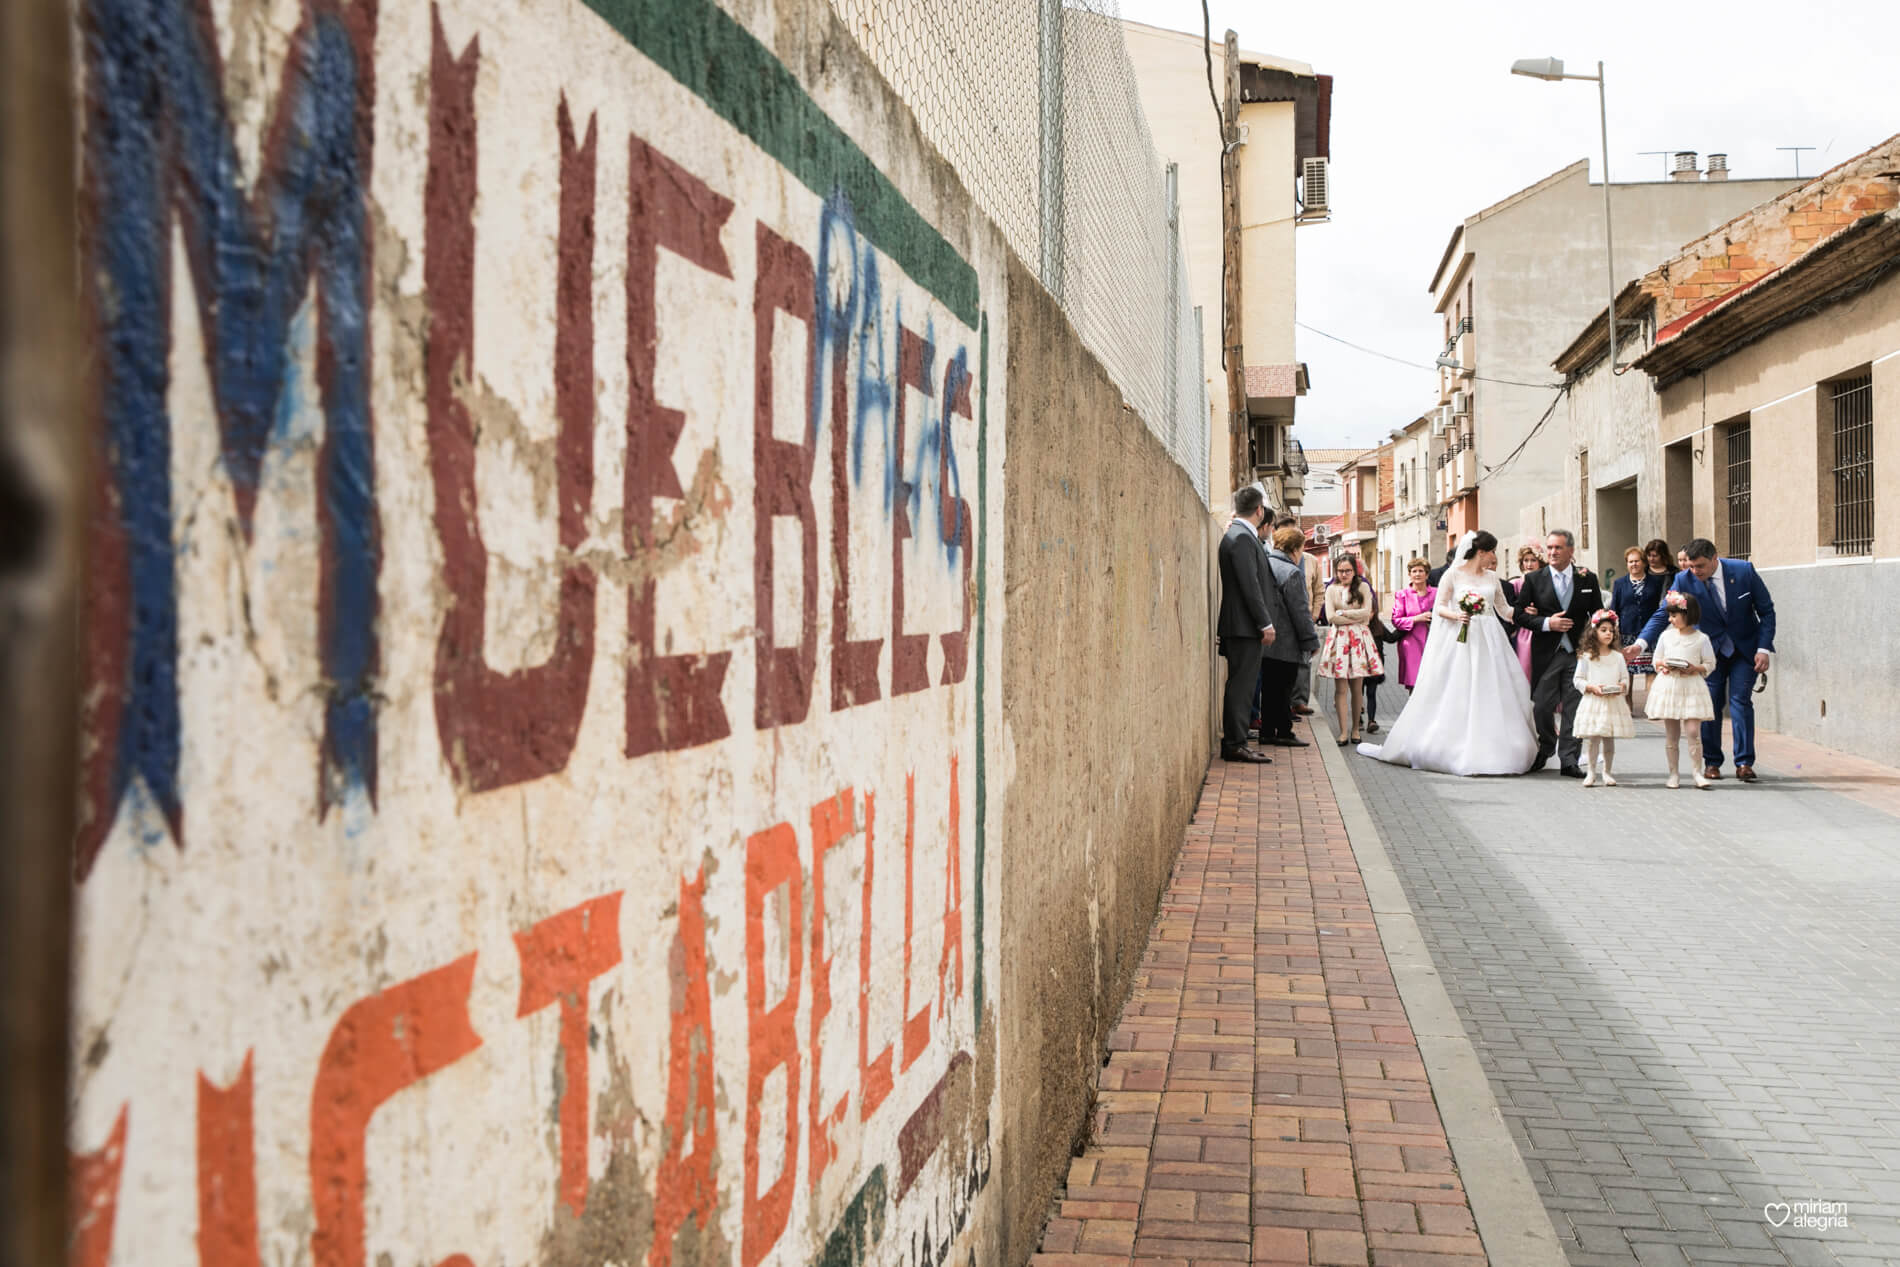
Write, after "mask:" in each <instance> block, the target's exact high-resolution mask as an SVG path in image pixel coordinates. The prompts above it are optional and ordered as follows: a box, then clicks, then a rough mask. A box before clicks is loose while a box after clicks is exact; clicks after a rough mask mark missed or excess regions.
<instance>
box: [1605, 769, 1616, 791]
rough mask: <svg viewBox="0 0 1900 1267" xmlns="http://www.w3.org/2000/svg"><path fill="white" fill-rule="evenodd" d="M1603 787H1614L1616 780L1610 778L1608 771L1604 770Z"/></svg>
mask: <svg viewBox="0 0 1900 1267" xmlns="http://www.w3.org/2000/svg"><path fill="white" fill-rule="evenodd" d="M1603 786H1604V787H1615V786H1616V780H1615V779H1613V778H1611V777H1610V772H1609V771H1608V770H1605V771H1604V772H1603Z"/></svg>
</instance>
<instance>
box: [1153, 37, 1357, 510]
mask: <svg viewBox="0 0 1900 1267" xmlns="http://www.w3.org/2000/svg"><path fill="white" fill-rule="evenodd" d="M1122 25H1123V27H1124V30H1125V32H1126V38H1127V44H1128V55H1129V58H1130V60H1131V61H1132V62H1133V64H1134V68H1135V76H1136V81H1137V83H1138V85H1139V88H1140V93H1141V106H1142V111H1143V113H1144V114H1145V115H1146V116H1147V119H1148V128H1149V131H1150V133H1151V135H1152V137H1153V140H1154V145H1155V149H1156V151H1157V152H1158V153H1159V154H1160V155H1161V157H1162V160H1163V162H1166V163H1172V164H1174V165H1175V167H1176V170H1177V179H1178V181H1179V186H1178V187H1179V197H1180V209H1181V210H1180V215H1181V238H1182V241H1183V243H1184V244H1185V249H1186V254H1187V261H1188V274H1189V278H1190V284H1191V286H1192V288H1193V296H1192V303H1193V304H1194V305H1195V306H1198V307H1200V308H1201V309H1202V310H1203V314H1204V317H1203V325H1202V339H1203V343H1204V345H1205V364H1206V372H1207V380H1208V381H1207V393H1208V401H1209V415H1210V417H1209V423H1208V425H1209V443H1208V484H1207V487H1208V501H1209V504H1210V506H1211V508H1212V509H1213V510H1214V511H1215V512H1217V513H1224V511H1225V507H1226V504H1227V495H1228V494H1229V493H1230V492H1231V491H1232V490H1233V489H1235V488H1237V487H1239V486H1241V485H1243V484H1247V483H1250V482H1253V481H1255V480H1258V481H1260V482H1261V483H1262V484H1263V485H1265V487H1266V489H1267V496H1268V500H1269V501H1270V502H1271V503H1272V504H1273V506H1274V507H1275V508H1276V509H1288V508H1292V509H1296V510H1297V509H1298V508H1299V507H1300V506H1301V505H1302V503H1303V501H1304V499H1305V489H1304V486H1303V483H1302V478H1301V477H1302V475H1303V474H1304V472H1305V469H1306V465H1307V464H1306V461H1305V460H1304V459H1303V457H1302V455H1301V453H1300V448H1299V446H1298V444H1297V443H1296V442H1295V441H1294V440H1293V434H1292V433H1293V426H1294V423H1295V420H1296V414H1297V406H1298V402H1299V398H1300V397H1302V396H1304V395H1305V394H1306V392H1307V388H1308V378H1307V372H1306V366H1305V365H1304V364H1302V363H1301V362H1300V360H1299V354H1298V349H1297V346H1296V341H1295V338H1294V311H1295V309H1294V295H1295V287H1296V283H1297V273H1298V270H1297V267H1296V255H1297V251H1296V246H1297V243H1296V235H1297V233H1298V230H1299V229H1300V227H1301V226H1303V225H1311V224H1317V223H1323V222H1324V221H1325V220H1326V219H1328V218H1329V217H1330V214H1331V207H1330V204H1329V200H1328V197H1327V185H1328V180H1327V171H1328V163H1329V161H1330V147H1329V136H1328V134H1329V131H1330V119H1331V111H1332V77H1331V76H1330V75H1321V74H1318V73H1316V72H1315V71H1314V70H1313V68H1312V67H1311V66H1308V65H1306V64H1305V63H1303V62H1297V61H1292V60H1290V59H1288V58H1284V57H1277V56H1272V55H1269V54H1264V53H1250V52H1245V51H1243V50H1241V49H1240V48H1239V45H1238V42H1237V40H1236V37H1235V35H1234V33H1233V32H1231V31H1229V32H1228V33H1227V36H1226V39H1225V40H1224V41H1223V42H1221V43H1218V44H1216V45H1215V46H1214V48H1213V50H1212V52H1213V67H1214V76H1215V80H1214V85H1213V88H1214V94H1213V95H1210V92H1209V84H1208V68H1207V61H1206V50H1204V49H1203V45H1202V38H1201V35H1200V34H1199V33H1198V32H1197V33H1193V34H1189V33H1186V32H1181V31H1169V30H1163V29H1161V28H1159V27H1153V26H1146V25H1143V24H1142V23H1139V22H1124V23H1123V24H1122ZM1214 96H1218V97H1219V98H1220V101H1221V112H1220V113H1218V114H1217V113H1216V110H1215V105H1214ZM1229 142H1231V148H1229V150H1228V157H1227V158H1226V159H1225V160H1223V156H1222V152H1223V148H1225V147H1226V146H1227V143H1229Z"/></svg>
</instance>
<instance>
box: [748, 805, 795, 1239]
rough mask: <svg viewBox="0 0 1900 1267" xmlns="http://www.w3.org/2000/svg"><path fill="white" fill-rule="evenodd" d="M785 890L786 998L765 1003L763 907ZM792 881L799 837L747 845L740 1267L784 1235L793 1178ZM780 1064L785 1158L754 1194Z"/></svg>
mask: <svg viewBox="0 0 1900 1267" xmlns="http://www.w3.org/2000/svg"><path fill="white" fill-rule="evenodd" d="M781 888H783V889H785V891H786V894H785V912H786V914H785V936H784V937H783V939H782V941H783V943H784V946H785V959H786V978H785V995H784V997H783V998H781V999H780V1000H779V1001H778V1002H777V1003H775V1004H773V1005H772V1006H771V1007H767V1006H766V1003H765V904H766V902H767V900H768V899H769V898H770V897H771V896H772V894H774V893H776V892H778V891H779V889H781ZM802 888H803V886H802V885H801V884H800V883H799V870H798V835H797V833H795V832H793V831H792V829H791V827H790V825H788V824H786V823H779V824H778V825H777V826H774V827H768V828H767V829H766V830H764V831H762V832H759V833H758V834H757V835H755V836H753V837H752V838H751V839H750V840H748V841H747V842H746V860H745V973H746V998H745V1004H746V1031H747V1034H746V1041H747V1047H748V1049H749V1059H748V1061H747V1069H746V1104H745V1237H744V1241H743V1243H742V1246H741V1250H740V1258H741V1259H742V1260H743V1263H744V1267H757V1265H758V1263H759V1261H760V1260H761V1259H763V1258H764V1257H765V1255H766V1253H767V1251H769V1250H770V1249H771V1248H772V1246H773V1245H775V1244H776V1243H777V1242H778V1238H779V1237H780V1236H781V1235H783V1234H784V1232H785V1221H786V1219H787V1218H788V1217H789V1216H790V1214H791V1212H792V1180H793V1176H794V1175H795V1174H796V1172H797V1170H798V991H799V983H800V977H801V976H802V975H803V968H804V950H805V947H804V942H803V940H802V939H801V936H800V929H801V924H802V921H801V918H800V913H801V911H802V910H803V902H804V894H803V892H802ZM781 1065H782V1066H784V1068H785V1160H784V1164H783V1165H782V1166H781V1167H780V1169H779V1176H778V1178H777V1179H776V1180H774V1181H773V1183H772V1187H771V1190H770V1191H768V1192H765V1193H760V1192H759V1101H760V1099H761V1097H762V1096H763V1094H764V1091H765V1079H766V1075H768V1074H770V1073H771V1072H772V1071H773V1070H774V1069H777V1068H778V1067H780V1066H781Z"/></svg>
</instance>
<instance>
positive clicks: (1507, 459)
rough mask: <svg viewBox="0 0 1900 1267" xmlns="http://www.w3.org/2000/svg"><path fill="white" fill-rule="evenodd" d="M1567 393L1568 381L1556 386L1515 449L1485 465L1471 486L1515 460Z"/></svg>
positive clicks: (1568, 388)
mask: <svg viewBox="0 0 1900 1267" xmlns="http://www.w3.org/2000/svg"><path fill="white" fill-rule="evenodd" d="M1569 394H1570V385H1569V384H1568V383H1564V384H1559V385H1558V387H1557V394H1556V395H1555V396H1553V397H1551V398H1550V407H1549V408H1548V409H1546V410H1544V416H1543V417H1542V418H1539V419H1538V420H1537V424H1536V425H1535V426H1533V427H1532V428H1531V429H1530V430H1529V431H1527V432H1525V434H1524V438H1523V439H1522V440H1519V441H1518V442H1517V447H1516V448H1515V449H1512V450H1511V451H1510V452H1509V453H1507V454H1505V455H1504V460H1503V461H1501V462H1499V463H1498V464H1497V465H1496V466H1487V467H1485V468H1484V474H1483V475H1481V476H1479V477H1478V479H1477V482H1476V483H1474V484H1473V485H1472V487H1474V488H1479V487H1482V486H1483V485H1484V483H1485V481H1486V480H1489V479H1490V478H1491V477H1492V476H1494V475H1497V474H1498V473H1499V472H1501V471H1502V470H1503V469H1504V468H1505V467H1507V466H1509V465H1510V464H1511V463H1512V462H1513V461H1515V460H1516V458H1517V455H1518V454H1520V453H1522V452H1523V451H1524V446H1525V445H1527V444H1529V443H1530V442H1531V440H1532V439H1533V438H1535V437H1536V435H1537V433H1538V432H1539V431H1542V430H1543V429H1544V424H1545V423H1547V422H1549V421H1550V418H1551V415H1552V414H1554V413H1556V412H1557V405H1558V402H1560V401H1562V400H1563V398H1564V397H1565V396H1567V395H1569Z"/></svg>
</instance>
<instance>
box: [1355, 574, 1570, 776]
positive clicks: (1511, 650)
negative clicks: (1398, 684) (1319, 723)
mask: <svg viewBox="0 0 1900 1267" xmlns="http://www.w3.org/2000/svg"><path fill="white" fill-rule="evenodd" d="M1467 594H1476V595H1478V596H1479V597H1480V598H1482V599H1484V604H1485V610H1484V611H1483V612H1482V613H1480V614H1479V615H1476V616H1473V617H1472V618H1471V623H1470V625H1469V626H1468V628H1469V629H1470V630H1471V634H1470V636H1469V637H1468V638H1467V640H1466V641H1464V642H1459V641H1458V631H1459V629H1460V628H1464V627H1466V626H1460V625H1459V624H1458V622H1457V620H1456V619H1455V617H1456V616H1457V615H1458V614H1459V607H1458V603H1459V600H1460V599H1462V598H1463V597H1464V596H1465V595H1467ZM1432 612H1433V616H1432V632H1431V635H1430V637H1429V638H1428V639H1427V640H1426V643H1425V656H1424V658H1423V659H1422V660H1421V661H1420V662H1419V667H1418V684H1417V685H1416V686H1415V687H1414V688H1413V690H1412V697H1411V699H1410V700H1408V701H1407V702H1406V705H1405V711H1403V712H1402V713H1400V714H1399V719H1398V720H1397V721H1396V722H1394V723H1393V724H1392V726H1391V728H1390V729H1389V730H1387V732H1386V735H1385V743H1384V744H1383V745H1380V746H1376V747H1375V746H1374V745H1372V744H1361V745H1359V751H1360V752H1361V753H1362V754H1364V755H1365V756H1368V757H1375V758H1377V759H1378V760H1380V761H1386V762H1390V763H1391V764H1393V765H1409V766H1411V767H1412V768H1413V769H1415V770H1436V771H1438V772H1439V773H1441V774H1460V775H1472V774H1523V773H1524V772H1525V771H1527V770H1529V769H1530V767H1531V762H1532V761H1533V760H1534V759H1535V758H1536V756H1537V731H1536V729H1535V727H1534V725H1533V724H1532V721H1531V690H1530V683H1529V682H1528V681H1526V680H1525V677H1524V667H1523V665H1522V664H1521V663H1520V662H1519V661H1518V658H1517V648H1516V647H1515V646H1514V645H1512V642H1511V636H1510V635H1509V634H1508V633H1506V632H1505V630H1504V627H1503V626H1502V625H1500V624H1499V623H1498V617H1499V616H1503V617H1505V618H1506V619H1509V618H1510V617H1511V615H1512V608H1511V607H1510V605H1509V601H1508V600H1507V599H1506V597H1505V594H1504V587H1503V585H1501V584H1500V583H1499V582H1498V574H1497V573H1496V572H1475V571H1472V570H1470V569H1468V568H1465V567H1462V566H1461V567H1457V568H1453V569H1451V570H1450V571H1447V572H1446V573H1445V574H1444V576H1443V578H1442V579H1441V580H1440V581H1439V585H1438V599H1437V602H1436V603H1435V604H1434V605H1433V607H1432Z"/></svg>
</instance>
